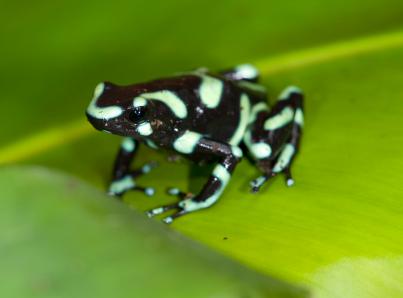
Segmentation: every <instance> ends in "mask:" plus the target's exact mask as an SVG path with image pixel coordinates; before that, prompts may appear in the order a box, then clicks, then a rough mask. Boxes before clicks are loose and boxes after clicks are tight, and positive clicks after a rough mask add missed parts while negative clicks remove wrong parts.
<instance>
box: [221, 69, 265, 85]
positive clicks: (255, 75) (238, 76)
mask: <svg viewBox="0 0 403 298" xmlns="http://www.w3.org/2000/svg"><path fill="white" fill-rule="evenodd" d="M220 74H221V75H222V76H224V77H225V78H227V79H230V80H234V81H249V82H253V83H257V81H258V80H259V71H258V70H257V68H256V67H254V66H253V65H251V64H241V65H238V66H235V67H234V68H230V69H226V70H223V71H220Z"/></svg>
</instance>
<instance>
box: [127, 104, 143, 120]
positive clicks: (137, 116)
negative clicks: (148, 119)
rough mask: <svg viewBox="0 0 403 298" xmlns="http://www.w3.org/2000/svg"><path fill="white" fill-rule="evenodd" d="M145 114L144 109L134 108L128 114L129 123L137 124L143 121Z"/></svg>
mask: <svg viewBox="0 0 403 298" xmlns="http://www.w3.org/2000/svg"><path fill="white" fill-rule="evenodd" d="M145 113H146V109H145V107H135V108H134V109H133V110H131V111H130V112H129V115H128V118H129V120H130V121H131V122H134V123H138V122H141V121H142V120H143V119H144V116H145Z"/></svg>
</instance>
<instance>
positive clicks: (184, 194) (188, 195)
mask: <svg viewBox="0 0 403 298" xmlns="http://www.w3.org/2000/svg"><path fill="white" fill-rule="evenodd" d="M167 193H168V194H169V195H171V196H177V197H178V198H179V199H188V198H192V197H194V194H192V193H191V192H184V191H181V190H180V189H179V188H176V187H171V188H168V189H167Z"/></svg>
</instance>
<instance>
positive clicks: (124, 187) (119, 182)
mask: <svg viewBox="0 0 403 298" xmlns="http://www.w3.org/2000/svg"><path fill="white" fill-rule="evenodd" d="M134 188H136V183H135V182H134V180H133V178H132V176H131V175H126V176H123V177H122V178H120V179H116V180H114V181H112V183H111V184H110V185H109V189H108V195H111V196H117V197H120V196H122V195H123V194H124V193H125V192H127V191H128V190H131V189H134Z"/></svg>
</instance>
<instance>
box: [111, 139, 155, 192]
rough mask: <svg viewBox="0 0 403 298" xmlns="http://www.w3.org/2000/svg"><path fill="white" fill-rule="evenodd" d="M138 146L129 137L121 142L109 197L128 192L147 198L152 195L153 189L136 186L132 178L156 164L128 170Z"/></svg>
mask: <svg viewBox="0 0 403 298" xmlns="http://www.w3.org/2000/svg"><path fill="white" fill-rule="evenodd" d="M138 146H139V142H138V141H136V140H134V139H132V138H129V137H127V138H124V140H123V141H122V144H121V146H120V149H119V152H118V155H117V157H116V160H115V165H114V169H113V174H112V177H113V178H112V182H111V184H110V185H109V189H108V194H109V195H113V196H122V195H123V194H124V193H125V192H127V191H128V190H139V191H142V192H144V193H145V194H146V195H148V196H152V195H153V194H154V189H153V188H151V187H141V186H138V185H137V184H136V182H135V180H134V178H136V177H138V176H141V175H143V174H146V173H148V172H149V171H150V170H151V169H152V168H154V167H155V166H156V164H155V163H153V162H150V163H147V164H145V165H144V166H142V167H141V168H139V169H136V170H130V164H131V162H132V160H133V158H134V156H135V154H136V152H137V150H138Z"/></svg>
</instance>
